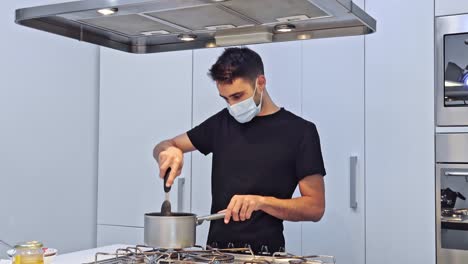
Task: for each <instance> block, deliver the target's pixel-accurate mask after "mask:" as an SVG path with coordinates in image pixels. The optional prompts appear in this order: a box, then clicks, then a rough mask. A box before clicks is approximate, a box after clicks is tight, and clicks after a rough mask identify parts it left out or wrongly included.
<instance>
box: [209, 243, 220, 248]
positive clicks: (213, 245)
mask: <svg viewBox="0 0 468 264" xmlns="http://www.w3.org/2000/svg"><path fill="white" fill-rule="evenodd" d="M208 247H209V248H218V243H217V242H211V244H210V245H209V246H208Z"/></svg>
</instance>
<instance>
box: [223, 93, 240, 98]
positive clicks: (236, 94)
mask: <svg viewBox="0 0 468 264" xmlns="http://www.w3.org/2000/svg"><path fill="white" fill-rule="evenodd" d="M242 93H243V92H237V93H233V94H231V95H228V96H227V97H233V96H238V95H241V94H242ZM219 96H221V97H222V98H224V99H227V98H226V97H225V96H222V95H221V94H220V95H219Z"/></svg>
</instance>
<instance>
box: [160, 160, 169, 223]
mask: <svg viewBox="0 0 468 264" xmlns="http://www.w3.org/2000/svg"><path fill="white" fill-rule="evenodd" d="M170 172H171V168H168V169H167V170H166V174H165V175H164V183H163V187H164V192H165V193H166V197H165V200H164V202H163V203H162V205H161V214H162V215H164V216H170V215H171V201H170V200H169V192H170V191H171V186H169V187H167V186H166V183H167V178H169V173H170Z"/></svg>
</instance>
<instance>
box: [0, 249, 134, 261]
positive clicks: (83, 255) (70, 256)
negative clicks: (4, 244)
mask: <svg viewBox="0 0 468 264" xmlns="http://www.w3.org/2000/svg"><path fill="white" fill-rule="evenodd" d="M126 247H128V245H123V244H115V245H110V246H105V247H99V248H92V249H87V250H81V251H76V252H71V253H66V254H62V255H61V254H60V252H59V254H58V255H57V256H56V257H55V260H54V261H53V262H52V263H51V264H81V263H89V262H93V261H94V255H95V254H96V253H97V252H107V253H109V252H115V250H116V249H118V248H126ZM107 258H113V256H108V257H107ZM107 258H106V257H104V256H100V257H99V260H104V259H107ZM0 264H11V261H9V260H0Z"/></svg>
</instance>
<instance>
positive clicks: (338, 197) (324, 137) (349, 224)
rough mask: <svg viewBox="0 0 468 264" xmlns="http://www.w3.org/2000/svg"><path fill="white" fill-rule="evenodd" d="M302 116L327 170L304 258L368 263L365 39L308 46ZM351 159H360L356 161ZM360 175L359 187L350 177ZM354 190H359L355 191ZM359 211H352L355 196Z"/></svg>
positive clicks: (306, 231)
mask: <svg viewBox="0 0 468 264" xmlns="http://www.w3.org/2000/svg"><path fill="white" fill-rule="evenodd" d="M302 72H303V77H302V80H303V102H302V107H303V115H304V118H305V119H307V120H310V121H312V122H314V123H315V124H316V126H317V129H318V132H319V134H320V138H321V145H322V151H323V156H324V161H325V166H326V170H327V176H325V190H326V191H325V193H326V211H325V215H324V217H323V218H322V220H321V221H320V222H318V223H311V222H307V223H303V234H302V245H303V254H327V255H334V256H336V258H337V261H338V262H339V263H342V262H346V263H348V264H362V263H365V255H364V254H365V235H364V234H365V232H364V231H365V222H364V217H365V204H364V170H363V168H364V166H363V165H364V38H363V37H362V36H357V37H346V38H334V39H319V40H310V41H304V42H303V67H302ZM352 157H357V163H354V160H353V159H352ZM353 173H355V175H356V181H355V183H356V185H355V186H353V184H352V181H351V179H350V176H351V175H352V174H353ZM352 187H354V188H352ZM353 192H354V193H355V194H356V199H355V200H356V201H357V208H351V206H350V196H351V193H353Z"/></svg>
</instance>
